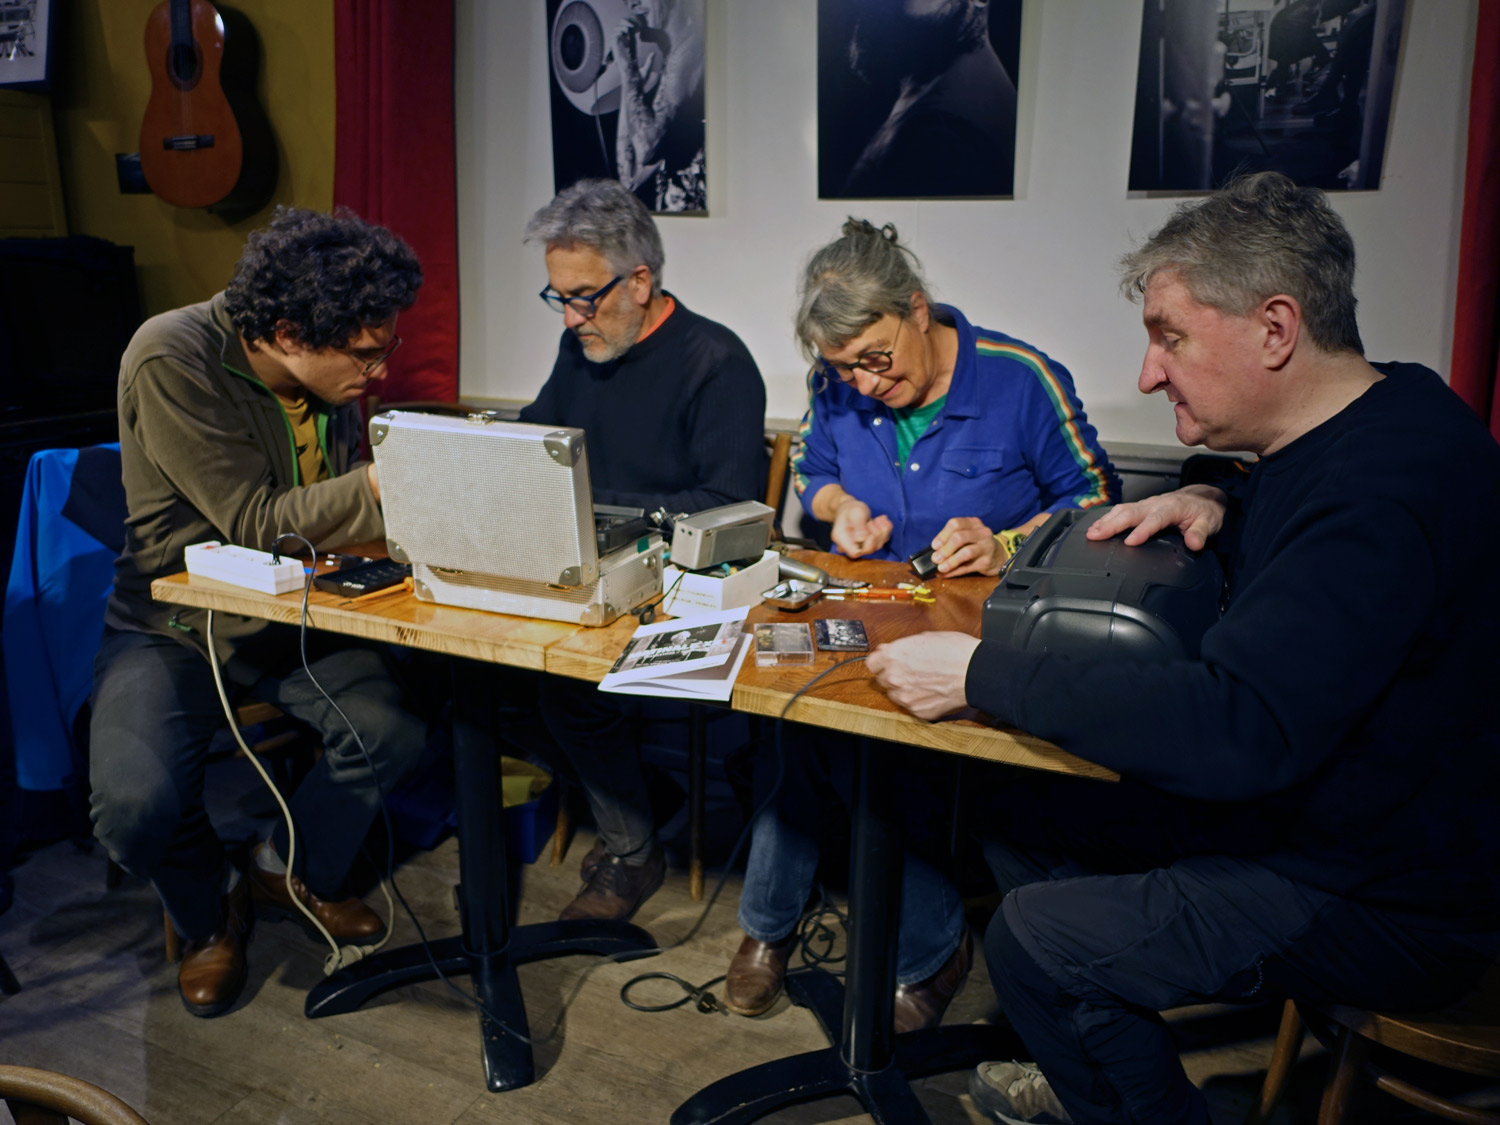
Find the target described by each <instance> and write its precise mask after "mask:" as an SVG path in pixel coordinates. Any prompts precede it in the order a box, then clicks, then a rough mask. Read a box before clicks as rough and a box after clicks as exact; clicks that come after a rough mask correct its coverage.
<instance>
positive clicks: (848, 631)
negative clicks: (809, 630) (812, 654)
mask: <svg viewBox="0 0 1500 1125" xmlns="http://www.w3.org/2000/svg"><path fill="white" fill-rule="evenodd" d="M813 636H814V638H815V639H816V640H817V642H818V651H820V652H868V651H870V639H869V637H868V636H866V635H865V623H864V622H863V621H851V620H850V619H849V618H847V617H820V618H818V619H817V620H816V621H814V622H813Z"/></svg>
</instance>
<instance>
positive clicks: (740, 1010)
mask: <svg viewBox="0 0 1500 1125" xmlns="http://www.w3.org/2000/svg"><path fill="white" fill-rule="evenodd" d="M796 946H797V930H796V928H793V930H792V932H791V933H789V934H787V935H786V937H784V938H782V939H781V940H779V941H757V940H756V939H755V938H753V937H751V936H750V935H749V934H746V935H745V940H744V941H742V942H740V947H739V949H738V950H736V951H735V954H734V960H732V961H730V962H729V972H728V973H727V974H726V975H725V977H724V1007H726V1008H728V1009H729V1010H730V1011H731V1012H733V1013H735V1014H736V1015H740V1016H758V1015H760V1014H761V1013H762V1012H765V1011H769V1010H770V1007H771V1005H772V1004H774V1003H776V998H777V997H778V996H780V995H781V990H782V988H783V987H785V985H786V963H787V959H788V958H789V957H791V955H792V950H793V949H795V948H796Z"/></svg>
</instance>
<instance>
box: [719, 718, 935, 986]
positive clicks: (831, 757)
mask: <svg viewBox="0 0 1500 1125" xmlns="http://www.w3.org/2000/svg"><path fill="white" fill-rule="evenodd" d="M782 727H783V731H782V739H783V748H784V751H785V767H784V770H783V776H782V779H781V785H780V788H779V789H778V790H777V791H776V796H775V799H774V800H773V801H772V802H771V804H770V805H769V806H768V807H767V808H766V809H765V810H764V811H763V812H762V813H761V814H760V815H759V816H758V817H757V818H756V821H755V827H754V829H753V834H752V836H751V840H750V858H749V861H748V862H747V864H746V867H745V886H744V889H743V890H742V891H741V892H740V910H739V921H740V928H741V929H743V930H744V931H745V933H747V934H749V935H750V936H751V937H753V938H755V939H756V940H757V941H778V940H780V939H781V938H784V937H786V935H787V934H789V933H791V932H792V930H793V929H795V928H796V925H797V922H798V920H799V919H800V918H801V917H802V911H803V908H804V907H805V906H806V904H807V897H808V894H809V893H810V892H811V890H812V886H813V879H814V876H815V874H816V872H817V869H818V853H819V835H820V830H821V827H822V825H823V823H824V822H825V820H826V819H827V817H826V813H825V810H826V808H827V807H828V802H829V801H830V800H843V801H844V802H845V804H847V803H848V799H849V793H850V791H851V790H850V781H851V779H852V777H851V775H852V769H851V767H852V765H853V762H854V756H855V753H856V752H857V751H858V745H857V743H856V741H855V740H854V739H852V738H850V737H848V736H846V735H839V734H835V733H832V732H829V731H826V730H818V729H814V728H810V727H805V726H802V725H800V724H797V723H783V724H782ZM775 753H776V751H775V748H774V745H773V746H770V747H765V746H763V747H762V753H761V755H760V757H759V758H758V760H757V761H756V764H755V787H756V805H757V807H759V805H760V804H761V803H762V802H764V801H765V799H766V796H767V795H768V794H769V793H770V792H771V787H772V785H774V784H775V782H776V772H777V771H776V757H775ZM928 781H929V779H928V778H925V777H922V776H920V775H917V774H913V775H912V776H911V777H903V778H901V779H898V780H897V783H896V791H897V793H898V794H900V800H901V808H900V818H901V821H902V824H903V827H904V828H905V831H904V837H905V842H906V848H905V857H904V860H903V863H902V869H901V929H900V934H899V935H898V937H897V942H896V981H897V983H899V984H914V983H916V982H917V981H922V980H926V979H927V978H928V977H930V976H932V974H933V973H935V972H937V971H938V970H939V969H940V968H942V967H943V963H944V962H946V961H947V960H948V958H949V957H950V956H952V954H953V951H954V950H955V949H957V948H958V942H959V939H960V938H961V937H962V936H963V928H964V911H963V900H962V899H960V898H959V896H958V890H957V888H955V887H954V885H953V882H952V880H950V879H949V878H947V877H946V876H945V875H943V874H942V873H941V868H942V859H941V856H942V853H943V849H944V846H945V843H946V838H947V837H946V833H945V832H944V831H943V829H942V827H941V826H942V825H943V824H944V823H945V822H946V821H947V820H948V819H949V818H948V817H947V816H945V815H944V812H943V810H944V807H945V795H944V794H942V793H940V792H938V791H937V789H936V787H935V786H934V785H932V784H929V783H928Z"/></svg>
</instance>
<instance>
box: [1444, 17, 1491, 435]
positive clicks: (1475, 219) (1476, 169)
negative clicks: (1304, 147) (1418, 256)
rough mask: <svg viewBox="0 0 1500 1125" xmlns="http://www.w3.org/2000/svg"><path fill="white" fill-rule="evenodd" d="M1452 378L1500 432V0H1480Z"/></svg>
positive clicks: (1482, 414) (1455, 388)
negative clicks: (1498, 386) (1499, 388)
mask: <svg viewBox="0 0 1500 1125" xmlns="http://www.w3.org/2000/svg"><path fill="white" fill-rule="evenodd" d="M1459 246H1460V250H1459V259H1458V300H1457V307H1456V309H1455V313H1454V326H1453V368H1452V372H1451V375H1450V377H1449V381H1450V383H1451V384H1452V386H1453V389H1454V390H1455V391H1457V392H1458V393H1459V395H1460V396H1461V397H1462V398H1463V400H1464V401H1465V402H1467V403H1468V404H1469V405H1470V406H1472V407H1473V408H1474V409H1475V410H1476V411H1478V412H1479V416H1480V417H1481V418H1483V419H1484V420H1485V421H1486V422H1488V423H1489V426H1490V433H1492V434H1494V435H1495V438H1496V440H1500V395H1497V394H1496V383H1497V382H1500V0H1480V2H1479V26H1478V29H1477V31H1476V34H1475V41H1474V77H1473V80H1472V83H1471V86H1470V89H1469V166H1468V172H1467V175H1466V176H1465V179H1464V218H1463V233H1462V236H1461V238H1460V240H1459Z"/></svg>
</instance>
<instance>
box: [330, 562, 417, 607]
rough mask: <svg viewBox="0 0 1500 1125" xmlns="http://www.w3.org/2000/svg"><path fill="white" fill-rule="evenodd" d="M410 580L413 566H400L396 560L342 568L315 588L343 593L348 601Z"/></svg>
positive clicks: (402, 564)
mask: <svg viewBox="0 0 1500 1125" xmlns="http://www.w3.org/2000/svg"><path fill="white" fill-rule="evenodd" d="M410 577H411V564H410V563H398V562H396V560H394V559H376V560H375V561H374V562H365V563H359V564H358V565H356V566H345V567H340V568H339V569H338V570H330V571H329V572H328V573H327V574H320V575H318V576H317V577H316V578H314V579H313V585H314V586H316V587H317V588H318V589H320V590H327V591H328V592H329V593H330V594H343V595H344V596H345V597H346V598H362V597H364V596H365V595H366V594H373V593H376V592H377V591H379V590H387V589H389V588H390V587H392V586H399V585H401V583H402V582H404V581H406V579H408V578H410Z"/></svg>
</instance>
